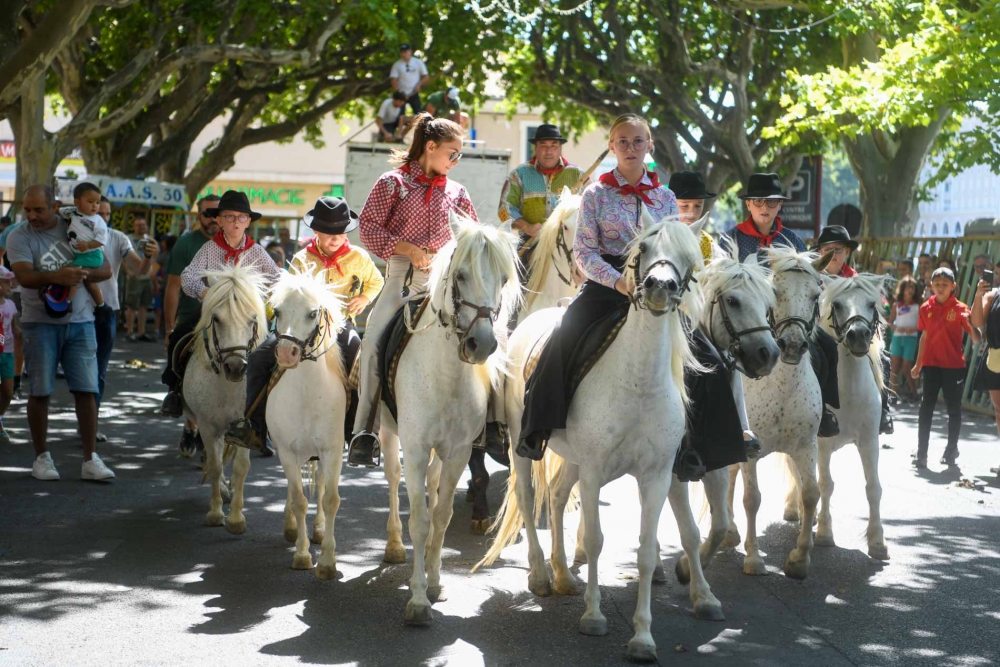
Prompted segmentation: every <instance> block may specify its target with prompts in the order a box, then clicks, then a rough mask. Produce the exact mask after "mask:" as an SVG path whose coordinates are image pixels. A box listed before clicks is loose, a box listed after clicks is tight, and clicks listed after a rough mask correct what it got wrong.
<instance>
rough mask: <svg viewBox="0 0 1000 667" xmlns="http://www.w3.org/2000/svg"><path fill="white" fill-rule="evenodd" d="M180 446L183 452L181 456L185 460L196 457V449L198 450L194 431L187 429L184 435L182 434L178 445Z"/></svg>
mask: <svg viewBox="0 0 1000 667" xmlns="http://www.w3.org/2000/svg"><path fill="white" fill-rule="evenodd" d="M178 446H179V447H180V450H181V456H183V457H184V458H190V457H192V456H194V452H195V449H197V445H196V443H195V434H194V431H193V430H191V429H189V428H185V429H184V433H182V434H181V441H180V443H178Z"/></svg>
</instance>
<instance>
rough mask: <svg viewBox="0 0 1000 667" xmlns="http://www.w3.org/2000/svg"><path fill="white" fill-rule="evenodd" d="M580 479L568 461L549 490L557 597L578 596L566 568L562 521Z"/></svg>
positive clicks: (577, 587) (572, 577)
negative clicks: (553, 486)
mask: <svg viewBox="0 0 1000 667" xmlns="http://www.w3.org/2000/svg"><path fill="white" fill-rule="evenodd" d="M578 479H580V468H579V467H578V466H576V465H574V464H572V463H569V462H568V461H567V462H566V463H565V464H564V465H563V468H562V472H561V473H560V474H559V477H558V479H556V480H554V482H555V488H553V489H551V498H552V502H551V503H550V504H549V526H550V527H551V528H552V530H551V531H550V532H551V533H552V556H551V557H550V559H549V561H550V562H551V563H552V574H554V575H555V591H556V594H558V595H579V594H580V586H579V582H578V581H577V580H576V577H574V576H573V573H572V572H570V571H569V568H568V567H567V566H566V534H565V532H564V530H563V519H564V518H565V515H566V503H567V501H569V496H570V493H572V492H573V485H574V484H576V482H577V480H578Z"/></svg>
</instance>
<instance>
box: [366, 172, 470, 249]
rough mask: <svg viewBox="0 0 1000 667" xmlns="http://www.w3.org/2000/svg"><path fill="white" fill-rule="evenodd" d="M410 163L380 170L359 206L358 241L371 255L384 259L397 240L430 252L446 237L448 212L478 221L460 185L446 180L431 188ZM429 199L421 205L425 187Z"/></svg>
mask: <svg viewBox="0 0 1000 667" xmlns="http://www.w3.org/2000/svg"><path fill="white" fill-rule="evenodd" d="M427 181H428V179H427V177H426V176H424V173H423V170H422V169H421V168H420V165H419V164H417V163H416V162H409V163H407V164H405V165H403V166H402V167H401V168H399V169H393V170H392V171H387V172H386V173H384V174H382V175H381V176H380V177H379V179H378V180H377V181H375V187H373V188H372V191H371V192H370V193H369V194H368V200H367V201H366V202H365V206H364V208H362V209H361V226H360V232H361V242H362V243H363V244H364V245H365V247H366V248H368V251H369V252H371V253H372V254H373V255H375V256H376V257H380V258H382V259H384V260H386V261H388V259H389V257H390V256H391V255H392V254H393V249H394V248H395V247H396V244H397V243H399V242H400V241H407V242H409V243H412V244H413V245H415V246H417V247H419V248H423V249H424V250H426V251H429V252H431V253H435V252H437V251H438V250H440V249H441V248H443V247H444V246H445V244H447V243H448V242H449V241H451V225H450V224H449V218H448V214H449V213H450V212H451V211H456V212H459V213H463V214H465V215H466V216H467V217H470V218H472V219H473V220H476V221H477V222H478V220H479V218H478V216H476V209H475V207H474V206H473V205H472V200H471V199H469V193H468V192H466V190H465V186H464V185H461V184H459V183H456V182H455V181H452V180H446V181H445V183H444V187H431V186H430V184H429V183H428V182H427ZM428 188H431V193H430V201H427V202H426V203H425V199H426V196H427V189H428Z"/></svg>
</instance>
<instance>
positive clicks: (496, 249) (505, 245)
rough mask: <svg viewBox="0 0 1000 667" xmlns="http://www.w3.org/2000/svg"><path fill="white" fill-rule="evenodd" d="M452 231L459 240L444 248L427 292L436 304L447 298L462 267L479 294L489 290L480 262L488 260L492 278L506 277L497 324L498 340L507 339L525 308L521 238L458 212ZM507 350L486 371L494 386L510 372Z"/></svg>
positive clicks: (492, 359)
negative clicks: (509, 327)
mask: <svg viewBox="0 0 1000 667" xmlns="http://www.w3.org/2000/svg"><path fill="white" fill-rule="evenodd" d="M451 223H452V230H453V231H454V234H455V237H454V238H453V239H452V240H451V241H450V242H449V243H448V244H447V245H446V246H445V247H444V248H442V249H441V250H440V251H439V252H438V254H437V257H435V258H434V261H433V263H432V264H431V273H430V276H429V277H428V278H427V291H428V293H429V294H430V295H431V299H432V301H433V300H434V299H438V298H441V297H443V294H442V292H443V289H444V287H445V286H446V284H447V282H448V278H449V277H450V276H451V274H452V271H453V270H455V269H456V268H457V267H461V268H462V271H463V272H464V276H465V280H466V281H467V282H468V283H470V284H471V285H472V286H473V289H475V290H476V291H479V292H482V291H485V290H486V275H485V274H484V273H483V270H482V267H481V264H480V260H481V259H482V258H484V257H485V258H486V262H487V264H488V266H489V272H490V273H491V274H492V275H496V276H503V277H505V282H504V284H503V287H502V288H501V291H500V315H499V316H498V317H497V320H496V322H495V323H494V328H495V329H496V330H497V331H498V333H499V332H500V331H501V330H502V333H501V334H500V335H499V336H498V338H504V337H505V334H506V331H507V322H508V321H509V319H510V313H511V312H516V311H517V309H518V308H520V306H521V283H520V280H519V278H518V272H517V253H516V252H515V250H514V248H515V246H516V244H517V239H516V238H515V237H514V235H513V234H510V233H508V232H505V231H502V230H500V229H497V228H495V227H490V226H488V225H481V224H479V223H478V222H476V221H475V220H472V219H471V218H468V217H466V216H464V215H461V214H458V213H454V212H453V213H452V214H451ZM507 362H508V359H507V357H506V350H504V349H503V346H499V347H498V348H497V351H496V352H494V353H493V355H492V356H491V357H490V359H489V361H488V362H487V363H486V364H484V366H482V367H480V366H477V368H483V370H484V371H485V373H486V378H485V379H487V381H488V382H489V384H490V386H496V384H497V383H498V382H499V381H500V378H501V377H502V376H503V375H504V374H506V372H507Z"/></svg>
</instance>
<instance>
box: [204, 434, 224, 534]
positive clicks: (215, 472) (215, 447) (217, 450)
mask: <svg viewBox="0 0 1000 667" xmlns="http://www.w3.org/2000/svg"><path fill="white" fill-rule="evenodd" d="M202 434H203V435H204V436H205V438H204V441H205V477H206V478H207V479H208V480H209V481H210V482H211V484H212V496H211V498H210V499H209V502H208V514H206V515H205V525H206V526H221V525H223V523H225V520H226V517H225V516H224V515H223V514H222V491H221V487H222V484H223V479H222V438H219V437H212V436H215V434H214V433H213V434H211V435H210V434H209V433H207V432H206V431H205V430H204V429H202Z"/></svg>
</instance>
